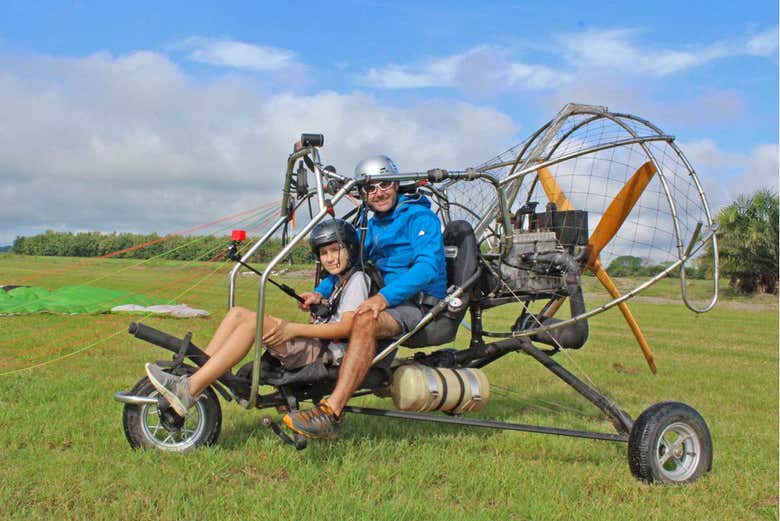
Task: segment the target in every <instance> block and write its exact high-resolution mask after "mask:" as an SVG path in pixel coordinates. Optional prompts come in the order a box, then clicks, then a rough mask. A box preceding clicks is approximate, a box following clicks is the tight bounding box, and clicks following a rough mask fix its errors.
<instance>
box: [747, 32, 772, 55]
mask: <svg viewBox="0 0 780 521" xmlns="http://www.w3.org/2000/svg"><path fill="white" fill-rule="evenodd" d="M777 47H778V32H777V27H775V28H774V29H769V30H767V31H764V32H762V33H759V34H756V35H755V36H753V37H751V38H750V39H748V41H747V43H746V44H745V48H746V51H747V53H748V54H753V55H756V56H771V55H773V54H775V53H777Z"/></svg>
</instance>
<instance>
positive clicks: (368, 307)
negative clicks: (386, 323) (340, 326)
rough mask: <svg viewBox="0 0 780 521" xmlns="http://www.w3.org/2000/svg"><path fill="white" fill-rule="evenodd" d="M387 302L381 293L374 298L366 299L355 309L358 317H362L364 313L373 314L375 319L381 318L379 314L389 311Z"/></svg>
mask: <svg viewBox="0 0 780 521" xmlns="http://www.w3.org/2000/svg"><path fill="white" fill-rule="evenodd" d="M387 305H388V304H387V300H385V297H383V296H382V294H381V293H377V294H376V295H374V296H373V297H371V298H369V299H366V300H364V301H363V303H362V304H360V305H359V306H358V307H357V309H355V314H356V315H362V314H363V313H371V314H372V315H373V317H374V319H377V318H379V314H380V313H381V312H382V311H384V310H385V309H387Z"/></svg>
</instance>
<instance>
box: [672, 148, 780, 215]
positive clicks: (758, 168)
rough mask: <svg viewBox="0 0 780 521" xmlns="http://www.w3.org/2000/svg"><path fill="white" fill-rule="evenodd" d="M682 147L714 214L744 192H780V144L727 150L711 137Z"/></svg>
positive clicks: (748, 193)
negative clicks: (740, 151)
mask: <svg viewBox="0 0 780 521" xmlns="http://www.w3.org/2000/svg"><path fill="white" fill-rule="evenodd" d="M680 148H682V150H683V152H684V153H685V156H686V157H687V158H688V160H689V161H690V162H691V164H693V165H694V168H695V169H696V172H697V175H698V176H699V179H700V180H701V182H702V184H703V185H704V190H705V192H706V193H707V196H708V199H709V203H710V208H711V210H712V211H713V214H714V213H717V211H718V210H719V209H720V208H722V207H724V206H726V205H728V204H730V203H731V202H733V201H734V200H735V199H736V198H737V196H739V195H741V194H744V195H750V194H752V193H753V192H755V191H756V190H760V189H763V188H770V189H772V190H774V191H775V192H778V183H779V182H780V181H779V178H780V160H779V159H778V157H779V156H780V147H779V146H778V145H776V144H762V145H758V146H756V147H754V148H753V149H752V150H751V151H750V153H748V154H740V153H734V152H726V151H724V150H722V149H721V148H720V147H719V146H718V145H717V144H716V143H714V142H713V141H711V140H708V139H702V140H698V141H693V142H691V143H685V144H681V145H680Z"/></svg>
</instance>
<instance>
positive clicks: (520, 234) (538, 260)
mask: <svg viewBox="0 0 780 521" xmlns="http://www.w3.org/2000/svg"><path fill="white" fill-rule="evenodd" d="M536 205H537V203H528V204H526V205H524V206H523V207H522V208H520V209H519V210H518V211H517V212H516V213H515V215H514V217H513V219H512V224H513V225H514V230H513V235H512V244H511V246H510V247H509V248H506V249H505V251H504V252H502V254H501V256H500V257H499V258H498V259H495V260H494V265H493V267H494V270H493V271H494V272H495V273H496V274H498V276H499V277H500V280H493V281H492V285H493V287H492V288H491V293H492V294H493V295H494V296H496V297H499V298H501V297H508V296H511V297H513V298H519V299H521V300H525V301H531V300H536V299H543V298H556V297H569V302H570V308H571V316H577V315H580V314H582V313H584V312H585V302H584V299H583V295H582V287H581V285H580V272H581V270H582V267H583V266H584V263H585V261H587V253H588V248H587V243H588V214H587V212H584V211H580V210H567V211H558V210H557V209H556V208H555V205H554V204H552V203H551V204H548V205H547V208H546V211H544V212H538V213H537V212H536ZM557 322H560V320H559V319H555V318H552V317H549V316H545V315H542V314H539V315H532V314H524V315H522V316H521V317H520V318H519V319H518V321H517V323H516V324H515V327H514V330H515V331H521V330H525V329H535V328H538V327H539V326H540V325H547V326H549V325H552V324H554V323H557ZM587 336H588V325H587V322H586V321H584V320H583V321H580V322H577V323H575V324H573V325H571V326H568V327H564V328H560V329H555V330H551V331H547V332H544V333H538V334H536V335H534V336H533V337H532V339H534V340H536V341H538V342H542V343H545V344H549V345H552V346H554V347H556V348H561V347H563V348H569V349H576V348H579V347H581V346H582V345H583V344H584V343H585V340H587Z"/></svg>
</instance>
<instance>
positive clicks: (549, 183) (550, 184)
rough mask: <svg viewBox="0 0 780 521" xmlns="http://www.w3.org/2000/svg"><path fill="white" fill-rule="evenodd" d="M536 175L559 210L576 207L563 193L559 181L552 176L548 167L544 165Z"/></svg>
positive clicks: (548, 197)
mask: <svg viewBox="0 0 780 521" xmlns="http://www.w3.org/2000/svg"><path fill="white" fill-rule="evenodd" d="M536 175H537V177H538V178H539V182H540V183H542V188H543V189H544V193H545V194H547V199H548V200H549V201H550V202H551V203H555V206H557V207H558V210H559V211H567V210H574V207H573V206H572V204H571V203H570V202H569V200H568V199H567V198H566V194H564V193H563V190H562V189H561V187H560V185H559V184H558V181H556V180H555V178H554V177H553V176H552V174H551V173H550V171H549V170H547V168H545V167H542V168H540V169H539V170H537V171H536Z"/></svg>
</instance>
